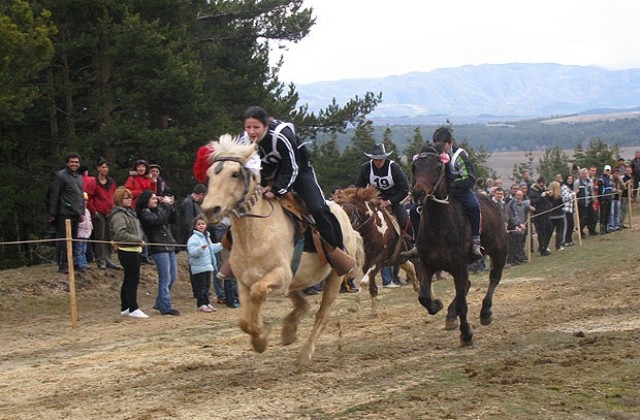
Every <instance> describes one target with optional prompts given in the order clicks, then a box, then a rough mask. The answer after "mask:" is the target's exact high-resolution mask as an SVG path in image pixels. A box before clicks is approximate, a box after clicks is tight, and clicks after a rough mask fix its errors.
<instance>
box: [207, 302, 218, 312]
mask: <svg viewBox="0 0 640 420" xmlns="http://www.w3.org/2000/svg"><path fill="white" fill-rule="evenodd" d="M207 306H208V307H209V308H211V310H212V311H213V312H215V311H217V309H216V308H214V307H213V305H212V304H210V303H209V304H207Z"/></svg>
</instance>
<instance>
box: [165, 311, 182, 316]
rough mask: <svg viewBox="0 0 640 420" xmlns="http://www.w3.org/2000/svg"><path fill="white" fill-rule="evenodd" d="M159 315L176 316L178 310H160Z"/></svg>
mask: <svg viewBox="0 0 640 420" xmlns="http://www.w3.org/2000/svg"><path fill="white" fill-rule="evenodd" d="M160 315H173V316H178V315H180V311H179V310H177V309H172V310H170V311H169V312H160Z"/></svg>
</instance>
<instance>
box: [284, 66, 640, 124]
mask: <svg viewBox="0 0 640 420" xmlns="http://www.w3.org/2000/svg"><path fill="white" fill-rule="evenodd" d="M296 89H297V91H298V93H299V95H300V103H302V104H305V103H306V104H308V105H309V109H310V110H311V111H317V110H319V109H322V108H325V107H326V106H327V105H328V104H330V103H331V101H332V100H333V98H335V99H336V101H337V102H338V103H339V104H344V103H346V102H347V101H348V100H350V99H352V98H354V97H355V96H356V95H357V96H359V97H363V96H364V94H365V93H366V92H373V93H374V94H378V93H380V92H381V93H382V102H381V103H380V104H379V105H378V107H377V108H376V110H375V111H374V112H373V113H372V114H371V115H370V118H371V119H372V120H373V122H374V124H376V125H378V124H390V125H394V124H397V125H405V124H433V123H436V124H437V123H443V122H444V121H445V120H446V119H447V118H455V119H456V121H457V122H458V123H474V122H478V123H483V122H490V121H513V120H522V119H532V118H548V117H553V116H559V115H574V114H589V113H607V112H624V111H630V110H637V109H638V108H637V107H638V106H640V69H628V70H607V69H603V68H600V67H593V66H573V65H560V64H520V63H514V64H483V65H477V66H473V65H467V66H462V67H456V68H442V69H436V70H432V71H429V72H411V73H406V74H403V75H397V76H387V77H382V78H368V79H344V80H335V81H321V82H314V83H306V84H300V85H297V86H296Z"/></svg>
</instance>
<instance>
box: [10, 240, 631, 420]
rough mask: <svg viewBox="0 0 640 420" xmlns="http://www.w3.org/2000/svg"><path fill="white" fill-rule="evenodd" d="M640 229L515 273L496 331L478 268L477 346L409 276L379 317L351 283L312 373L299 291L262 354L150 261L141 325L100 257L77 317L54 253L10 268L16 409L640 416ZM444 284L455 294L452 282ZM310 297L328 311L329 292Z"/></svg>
mask: <svg viewBox="0 0 640 420" xmlns="http://www.w3.org/2000/svg"><path fill="white" fill-rule="evenodd" d="M638 234H640V231H639V230H634V231H631V230H628V229H627V230H625V231H623V232H619V233H614V234H611V235H607V236H606V237H597V238H590V239H587V240H585V246H584V247H583V248H578V247H573V248H570V249H567V250H565V251H562V253H564V254H562V253H554V255H553V256H551V257H546V258H536V259H534V261H533V262H532V263H530V264H526V265H523V266H518V267H514V268H511V269H509V270H507V271H506V272H505V276H504V279H503V282H502V284H501V285H500V287H499V288H498V290H497V292H496V296H495V299H494V322H493V324H492V325H490V326H486V327H485V326H481V325H480V323H479V320H478V314H479V309H480V302H481V299H482V296H483V295H484V292H485V290H486V283H487V280H486V277H487V276H486V273H485V274H482V275H476V276H473V277H472V289H471V291H470V293H469V301H470V319H471V320H472V325H473V326H474V329H475V345H474V346H472V347H470V348H461V347H459V340H458V331H445V330H444V329H443V325H444V314H443V313H439V314H437V315H436V316H429V315H428V314H427V313H426V311H425V310H424V309H423V308H422V307H421V306H420V305H419V304H418V302H417V299H416V295H415V293H414V292H413V291H412V289H411V288H410V287H402V288H400V289H381V295H380V314H379V316H378V317H377V318H373V317H371V312H370V307H369V304H368V301H367V295H366V294H365V293H361V294H360V295H359V297H360V298H361V299H362V304H361V306H360V307H359V308H358V307H357V305H356V304H355V301H356V296H355V295H352V294H341V295H340V296H339V298H338V301H337V302H336V304H335V306H334V311H333V316H332V321H331V322H330V324H329V326H328V328H327V329H326V330H325V332H324V334H323V335H322V336H321V338H320V341H319V344H318V347H317V350H316V353H315V356H314V359H313V360H312V363H311V366H310V368H309V369H308V370H306V371H304V372H297V371H296V369H295V367H294V360H295V358H296V356H297V353H298V350H299V348H300V340H299V341H298V342H296V343H294V344H292V345H291V346H288V347H283V346H281V345H280V344H279V342H278V338H279V337H278V334H279V331H280V320H281V319H282V317H283V315H284V314H285V313H286V311H287V310H288V309H289V305H288V301H287V300H286V299H285V298H283V297H274V298H271V299H270V300H269V302H268V304H267V305H266V308H265V315H266V318H267V320H269V321H271V322H272V323H273V325H274V329H273V336H272V338H271V342H270V347H269V348H268V349H267V351H266V352H265V353H263V354H256V353H254V352H253V351H252V350H251V348H250V345H249V340H248V337H247V336H246V335H245V334H244V333H242V332H241V331H240V330H239V328H238V327H237V325H236V322H237V320H236V312H235V311H236V310H233V309H227V308H222V307H218V312H216V313H214V314H202V313H197V312H195V303H194V301H193V299H192V298H191V297H190V287H189V286H188V282H187V280H186V277H184V276H183V278H182V280H181V281H180V283H179V284H178V285H177V290H175V292H174V301H175V306H176V307H178V308H179V309H180V310H182V311H183V315H182V316H180V317H163V316H159V315H157V312H154V311H152V310H151V309H150V307H151V306H152V303H153V298H154V296H155V290H154V288H155V282H154V276H153V268H151V267H145V276H144V278H145V280H144V283H143V284H142V285H141V288H140V292H141V299H140V301H141V307H142V308H143V309H144V310H147V311H148V312H149V313H150V314H151V315H152V316H151V318H150V319H147V320H133V319H130V318H123V317H120V315H119V312H118V308H119V303H118V302H119V297H118V296H119V295H118V290H119V284H120V279H119V277H118V276H117V275H118V274H119V273H115V275H114V276H113V277H111V278H104V277H103V273H104V272H99V273H98V270H97V269H93V270H95V271H92V272H91V273H90V274H87V275H84V277H79V278H78V301H79V308H78V312H79V315H80V316H79V327H78V328H77V329H75V330H72V329H71V327H70V318H69V305H68V295H67V293H66V292H65V286H66V285H65V281H64V280H65V279H64V277H63V276H62V275H58V274H53V273H54V272H55V270H54V268H53V267H52V266H46V267H43V266H41V267H33V268H26V269H21V270H7V271H3V272H0V294H1V297H0V314H1V315H0V321H1V322H2V329H1V331H0V342H1V343H2V344H0V419H42V418H47V419H88V418H91V419H165V418H166V419H168V418H180V419H205V418H214V419H275V418H283V419H303V418H308V419H338V418H349V419H388V418H394V419H417V418H425V419H444V418H451V419H458V418H474V419H487V418H501V419H502V418H504V419H514V418H515V419H530V418H571V419H584V418H592V419H600V418H619V419H622V418H624V419H632V418H633V419H637V418H640V356H639V354H638V349H639V348H640V269H638V261H639V260H640V250H638V246H637V244H638V243H639V241H638V239H637V236H638ZM630 244H634V246H633V247H630V246H629V245H630ZM634 247H635V249H634ZM184 273H185V271H184V269H183V270H182V274H184ZM435 291H436V295H438V296H439V297H441V298H442V299H443V300H444V301H445V304H446V302H448V300H449V299H451V297H452V293H453V292H452V282H451V281H450V280H445V281H439V282H437V283H435ZM310 299H311V301H312V302H313V303H314V305H313V306H314V310H315V308H316V307H317V302H318V301H319V298H318V297H316V296H314V297H311V298H310ZM311 321H312V317H311V316H309V317H307V318H306V319H305V320H304V321H303V323H302V325H301V327H300V335H299V337H300V338H301V339H306V335H307V334H308V332H309V330H310V326H311Z"/></svg>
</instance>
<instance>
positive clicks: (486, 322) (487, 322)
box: [480, 316, 493, 325]
mask: <svg viewBox="0 0 640 420" xmlns="http://www.w3.org/2000/svg"><path fill="white" fill-rule="evenodd" d="M491 321H493V317H492V316H489V317H488V318H480V324H482V325H490V324H491Z"/></svg>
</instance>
